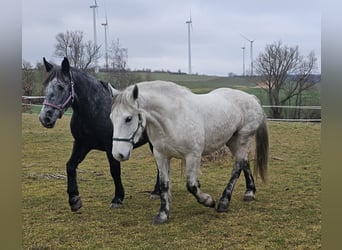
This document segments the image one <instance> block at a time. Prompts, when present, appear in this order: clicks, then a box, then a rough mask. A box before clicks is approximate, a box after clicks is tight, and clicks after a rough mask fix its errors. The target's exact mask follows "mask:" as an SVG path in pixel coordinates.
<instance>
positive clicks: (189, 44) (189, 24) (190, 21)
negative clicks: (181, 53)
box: [185, 15, 192, 75]
mask: <svg viewBox="0 0 342 250" xmlns="http://www.w3.org/2000/svg"><path fill="white" fill-rule="evenodd" d="M185 23H186V24H187V25H188V59H189V75H191V37H190V26H191V28H192V20H191V15H190V19H189V20H188V21H186V22H185Z"/></svg>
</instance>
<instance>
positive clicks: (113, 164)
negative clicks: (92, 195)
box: [106, 152, 125, 208]
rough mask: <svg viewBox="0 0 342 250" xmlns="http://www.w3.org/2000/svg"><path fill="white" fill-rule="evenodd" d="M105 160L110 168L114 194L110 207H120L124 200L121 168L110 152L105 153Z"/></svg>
mask: <svg viewBox="0 0 342 250" xmlns="http://www.w3.org/2000/svg"><path fill="white" fill-rule="evenodd" d="M106 153H107V158H108V161H109V166H110V174H111V175H112V178H113V181H114V185H115V191H114V192H115V193H114V197H113V199H112V203H111V205H110V207H111V208H118V207H121V205H122V202H123V200H124V198H125V190H124V187H123V185H122V182H121V166H120V162H118V161H117V160H115V159H114V157H113V155H112V153H111V152H106Z"/></svg>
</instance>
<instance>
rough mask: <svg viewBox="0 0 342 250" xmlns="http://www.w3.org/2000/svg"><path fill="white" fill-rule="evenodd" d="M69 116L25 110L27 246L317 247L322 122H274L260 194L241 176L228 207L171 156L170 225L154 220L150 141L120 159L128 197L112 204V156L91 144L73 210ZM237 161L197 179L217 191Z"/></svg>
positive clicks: (210, 167) (210, 164)
mask: <svg viewBox="0 0 342 250" xmlns="http://www.w3.org/2000/svg"><path fill="white" fill-rule="evenodd" d="M69 122H70V116H63V118H62V119H60V120H58V121H57V124H56V127H55V128H53V129H46V128H43V127H42V126H41V125H40V123H39V121H38V115H37V114H27V113H23V114H22V221H23V225H22V238H23V242H22V248H23V249H320V248H322V245H321V219H322V213H321V204H320V197H321V165H320V130H321V127H320V124H309V123H275V122H270V123H269V130H270V161H269V169H268V174H269V183H268V184H264V183H262V182H261V180H260V178H259V179H257V180H256V186H257V193H256V198H257V199H256V200H255V201H253V202H250V203H246V202H243V201H242V197H243V193H244V189H245V187H244V185H245V184H244V177H243V176H242V175H241V177H240V179H239V180H238V182H237V185H236V188H235V190H234V193H233V197H232V202H231V205H230V207H229V211H228V212H227V213H217V212H216V211H215V210H214V209H211V208H206V207H204V206H202V205H200V204H198V203H197V202H196V200H195V199H194V197H193V196H192V195H191V194H190V193H188V192H187V190H186V187H185V178H186V177H185V176H184V170H183V169H182V167H181V164H180V162H179V160H174V161H172V168H171V190H172V208H171V214H170V219H169V221H168V223H167V224H165V225H159V226H153V225H152V223H151V222H152V217H153V216H154V215H155V214H156V213H157V211H158V209H159V201H158V200H150V197H149V193H148V192H149V191H150V190H152V188H153V185H154V181H155V174H156V167H155V164H154V160H153V157H152V155H151V153H150V152H149V149H148V146H143V147H141V148H138V149H136V150H134V151H133V155H132V158H131V159H130V160H129V161H127V162H124V163H122V179H123V184H124V187H125V191H126V197H125V200H124V204H123V206H122V207H121V208H119V209H110V208H109V205H110V201H111V199H112V196H113V192H114V190H113V183H112V180H111V176H110V173H109V167H108V163H107V161H106V156H105V154H104V153H103V152H99V151H92V152H91V153H90V154H89V155H88V156H87V158H86V159H85V160H84V161H83V162H82V163H81V165H80V166H79V170H78V184H79V190H80V196H81V197H82V201H83V207H82V208H81V209H80V211H79V212H76V213H72V212H71V211H70V208H69V205H68V197H67V193H66V172H65V163H66V161H67V160H68V158H69V156H70V154H71V147H72V141H73V139H72V137H71V134H70V131H69ZM232 164H233V160H232V159H231V158H230V157H227V159H219V160H216V161H203V163H202V167H201V173H200V176H199V178H200V181H201V187H202V190H203V191H204V192H208V193H210V194H211V195H212V196H213V197H214V198H215V199H216V200H217V199H219V197H220V195H221V193H222V191H223V189H224V187H225V185H226V184H227V182H228V179H229V177H230V171H231V169H232Z"/></svg>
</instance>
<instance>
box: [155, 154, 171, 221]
mask: <svg viewBox="0 0 342 250" xmlns="http://www.w3.org/2000/svg"><path fill="white" fill-rule="evenodd" d="M153 154H154V157H155V159H156V162H157V166H158V170H159V186H160V209H159V212H158V214H157V215H156V216H155V217H154V218H153V221H152V224H153V225H158V224H163V223H165V222H166V221H167V220H168V217H169V213H170V206H171V192H170V178H169V172H170V158H168V157H165V156H163V155H162V154H160V153H159V152H158V151H157V150H155V149H154V150H153Z"/></svg>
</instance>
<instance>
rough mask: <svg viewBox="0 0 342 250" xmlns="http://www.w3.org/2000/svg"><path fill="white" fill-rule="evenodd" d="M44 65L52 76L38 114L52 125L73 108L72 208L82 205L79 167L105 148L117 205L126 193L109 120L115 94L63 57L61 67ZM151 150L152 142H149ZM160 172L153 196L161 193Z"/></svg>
mask: <svg viewBox="0 0 342 250" xmlns="http://www.w3.org/2000/svg"><path fill="white" fill-rule="evenodd" d="M43 59H44V64H45V68H46V71H47V72H49V73H50V74H49V76H48V77H47V79H46V80H45V82H44V87H45V101H44V103H43V107H42V110H41V112H40V115H39V120H40V122H41V124H42V125H43V126H44V127H46V128H53V127H54V125H55V123H56V120H57V118H61V117H62V115H63V113H64V112H65V110H66V109H67V108H68V107H69V106H71V107H72V109H73V113H72V117H71V122H70V128H71V133H72V135H73V137H74V145H73V149H72V154H71V157H70V159H69V160H68V162H67V164H66V171H67V178H68V187H67V192H68V195H69V205H70V207H71V210H72V211H74V212H75V211H77V210H78V209H80V208H81V207H82V202H81V199H80V196H79V192H78V187H77V179H76V168H77V166H78V164H80V163H81V162H82V161H83V159H84V158H85V156H86V155H87V154H88V153H89V151H91V150H92V149H97V150H101V151H105V152H106V154H107V158H108V161H109V165H110V173H111V175H112V178H113V181H114V184H115V195H114V198H113V199H112V202H111V207H112V208H116V207H118V206H120V205H121V204H122V202H123V199H124V196H125V192H124V188H123V185H122V182H121V168H120V162H118V161H117V160H115V159H114V158H113V156H112V153H111V152H112V135H113V125H112V122H111V120H110V119H109V114H110V111H111V106H112V102H113V97H112V94H111V92H110V91H109V89H108V83H105V82H103V81H99V80H97V79H96V78H95V77H93V76H92V75H90V74H88V73H86V72H84V71H82V70H79V69H75V68H72V67H70V64H69V61H68V59H67V58H64V60H63V62H62V64H61V67H58V66H54V65H52V64H50V63H48V62H47V61H46V60H45V58H43ZM148 142H149V140H148V138H147V134H146V132H144V133H143V134H142V136H141V138H140V140H139V141H138V142H137V143H136V144H135V145H134V147H139V146H141V145H143V144H146V143H148ZM149 145H150V149H151V151H152V144H151V143H149ZM158 178H159V175H158V174H157V180H156V184H155V187H154V190H153V191H152V195H158V194H159V180H158Z"/></svg>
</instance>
